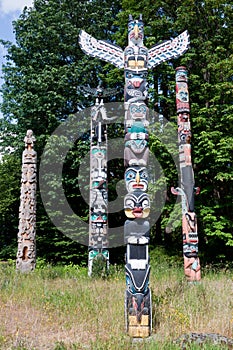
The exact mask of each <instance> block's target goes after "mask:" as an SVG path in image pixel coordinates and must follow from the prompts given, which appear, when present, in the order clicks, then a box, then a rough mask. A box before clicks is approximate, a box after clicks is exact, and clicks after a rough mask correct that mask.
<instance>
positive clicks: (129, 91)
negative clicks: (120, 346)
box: [79, 15, 189, 337]
mask: <svg viewBox="0 0 233 350" xmlns="http://www.w3.org/2000/svg"><path fill="white" fill-rule="evenodd" d="M143 39H144V31H143V22H142V16H141V15H140V18H139V20H134V19H133V18H132V16H131V15H130V16H129V22H128V46H127V47H126V48H125V50H124V51H123V50H122V49H121V48H120V47H118V46H116V45H113V44H111V43H109V42H106V41H102V40H96V39H95V38H93V37H92V36H90V35H89V34H87V33H86V32H84V31H81V32H80V36H79V43H80V46H81V48H82V50H83V51H84V52H85V53H86V54H88V55H90V56H94V57H99V58H100V59H103V60H105V61H107V62H110V63H112V64H114V65H115V66H116V67H118V68H124V73H125V99H124V100H125V103H124V105H125V151H124V161H125V185H126V189H127V192H128V193H127V194H126V196H125V199H124V210H125V214H126V217H127V220H126V221H125V225H124V237H125V244H126V246H127V249H126V265H125V273H126V292H125V320H126V329H127V332H128V334H129V335H130V336H132V337H148V336H149V335H150V333H151V328H152V316H151V309H152V305H151V291H150V289H149V274H150V265H149V252H148V245H149V232H150V225H149V221H148V216H149V212H150V200H149V196H148V194H147V193H146V192H147V187H148V171H147V165H148V157H149V148H148V140H149V135H148V125H149V109H148V107H147V98H148V96H147V72H148V69H150V68H153V67H155V66H157V65H159V64H160V63H162V62H164V61H167V60H170V59H172V58H177V57H179V56H180V55H182V54H183V53H184V52H185V51H186V50H187V49H188V44H189V36H188V33H187V31H185V32H183V33H182V34H180V35H179V36H178V37H176V38H175V39H173V40H168V41H165V42H162V43H161V44H158V45H155V46H153V47H152V48H151V49H149V50H148V49H147V48H146V47H145V46H144V45H143Z"/></svg>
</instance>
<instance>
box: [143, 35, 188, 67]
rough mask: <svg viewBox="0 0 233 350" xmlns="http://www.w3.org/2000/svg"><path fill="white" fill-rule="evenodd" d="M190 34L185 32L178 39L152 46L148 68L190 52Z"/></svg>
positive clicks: (149, 51) (149, 52)
mask: <svg viewBox="0 0 233 350" xmlns="http://www.w3.org/2000/svg"><path fill="white" fill-rule="evenodd" d="M188 47H189V34H188V31H187V30H186V31H184V32H183V33H181V34H180V35H178V36H177V37H176V38H174V39H171V40H167V41H164V42H162V43H161V44H157V45H155V46H152V47H151V48H150V49H149V50H148V68H153V67H155V66H157V65H159V64H160V63H162V62H165V61H167V60H170V59H172V58H177V57H179V56H181V55H182V54H183V53H185V52H186V51H187V50H188Z"/></svg>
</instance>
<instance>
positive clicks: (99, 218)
mask: <svg viewBox="0 0 233 350" xmlns="http://www.w3.org/2000/svg"><path fill="white" fill-rule="evenodd" d="M80 90H83V91H84V92H85V93H87V94H89V95H92V96H94V97H95V105H94V106H93V107H92V109H91V128H90V129H91V137H90V143H91V146H90V148H91V150H90V205H89V245H88V250H89V253H88V275H89V276H91V275H92V273H93V270H95V272H96V273H104V272H106V273H107V272H108V268H109V251H108V247H109V241H108V185H107V149H108V147H107V122H108V121H109V120H111V119H112V118H108V117H107V111H106V108H105V106H104V102H103V99H104V97H106V96H110V95H113V94H114V93H117V90H116V89H105V90H103V88H102V87H101V84H99V86H98V87H97V88H96V89H92V88H89V87H85V86H82V87H81V89H80ZM114 119H115V118H114Z"/></svg>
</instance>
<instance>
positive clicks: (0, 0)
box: [0, 0, 33, 14]
mask: <svg viewBox="0 0 233 350" xmlns="http://www.w3.org/2000/svg"><path fill="white" fill-rule="evenodd" d="M25 6H27V7H32V6H33V0H0V11H1V12H2V14H9V13H13V12H16V11H22V10H23V9H24V7H25Z"/></svg>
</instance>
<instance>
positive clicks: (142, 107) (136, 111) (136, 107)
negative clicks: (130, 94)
mask: <svg viewBox="0 0 233 350" xmlns="http://www.w3.org/2000/svg"><path fill="white" fill-rule="evenodd" d="M147 116H148V107H147V106H146V104H145V103H143V102H133V103H131V104H130V106H129V110H128V113H127V117H128V118H129V119H134V120H145V119H146V118H147Z"/></svg>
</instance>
